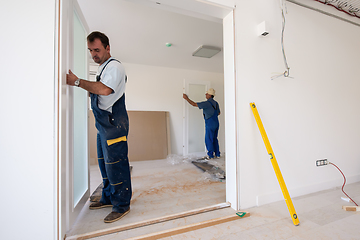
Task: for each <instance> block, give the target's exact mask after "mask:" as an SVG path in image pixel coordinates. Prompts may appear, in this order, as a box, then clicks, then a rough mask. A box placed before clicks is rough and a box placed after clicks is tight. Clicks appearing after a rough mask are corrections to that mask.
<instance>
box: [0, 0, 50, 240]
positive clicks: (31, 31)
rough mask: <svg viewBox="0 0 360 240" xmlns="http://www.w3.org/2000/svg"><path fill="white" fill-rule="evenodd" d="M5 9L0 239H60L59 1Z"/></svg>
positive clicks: (1, 28)
mask: <svg viewBox="0 0 360 240" xmlns="http://www.w3.org/2000/svg"><path fill="white" fill-rule="evenodd" d="M39 6H41V8H39ZM1 9H2V11H1V12H2V13H1V14H0V22H1V23H2V24H1V25H0V32H1V40H0V41H1V46H2V51H1V53H2V57H1V58H0V68H1V88H2V93H1V94H0V102H1V118H0V153H1V168H0V182H1V206H0V212H1V214H0V225H1V231H0V239H34V238H36V239H54V237H55V234H56V228H55V226H56V198H55V193H56V188H55V187H56V182H55V176H56V175H55V173H56V169H55V167H56V165H55V162H56V161H55V150H54V146H55V135H54V130H55V127H54V106H55V102H54V100H55V97H54V92H55V89H54V86H55V85H54V77H55V71H54V68H55V66H54V65H55V64H54V60H55V56H54V52H55V49H54V44H55V43H54V42H55V40H54V26H55V1H49V0H36V1H27V0H19V1H4V2H2V3H1ZM44 9H46V11H44Z"/></svg>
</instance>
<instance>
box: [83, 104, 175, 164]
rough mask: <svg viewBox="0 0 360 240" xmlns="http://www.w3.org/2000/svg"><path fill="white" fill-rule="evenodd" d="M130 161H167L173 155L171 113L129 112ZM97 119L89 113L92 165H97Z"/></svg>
mask: <svg viewBox="0 0 360 240" xmlns="http://www.w3.org/2000/svg"><path fill="white" fill-rule="evenodd" d="M128 115H129V136H128V146H129V155H128V156H129V160H130V161H142V160H156V159H165V158H166V157H167V156H168V154H171V147H170V146H171V144H170V131H169V112H159V111H128ZM96 134H97V130H96V128H95V119H94V114H93V113H92V111H91V110H90V111H89V150H90V158H89V162H90V164H91V165H94V164H98V163H97V152H96Z"/></svg>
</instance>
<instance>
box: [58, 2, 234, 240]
mask: <svg viewBox="0 0 360 240" xmlns="http://www.w3.org/2000/svg"><path fill="white" fill-rule="evenodd" d="M72 1H74V0H56V3H57V7H56V8H57V9H56V10H57V19H56V30H57V31H56V32H55V35H56V38H55V39H56V45H57V47H56V59H55V62H56V65H57V69H56V70H57V71H56V73H57V81H58V84H57V86H56V88H55V91H56V97H57V105H56V106H55V108H56V113H55V115H56V119H57V146H56V147H57V167H56V168H57V169H56V170H57V186H58V188H57V192H56V194H57V209H56V211H57V214H56V215H57V229H56V232H57V236H58V239H63V238H64V236H65V233H66V231H67V230H68V229H67V224H66V212H65V210H66V194H65V190H66V189H65V186H66V158H67V151H68V148H67V145H66V144H67V143H66V141H65V137H66V136H65V135H66V131H65V129H66V112H67V109H66V107H65V106H66V102H67V94H68V92H69V87H67V86H66V80H65V77H66V73H67V71H68V68H67V57H66V53H67V51H68V31H69V29H68V15H69V14H70V13H71V14H72V11H70V10H69V8H70V3H71V2H72ZM202 1H203V2H207V1H208V2H210V4H211V2H221V1H220V0H210V1H209V0H202ZM220 5H222V4H220ZM222 6H224V5H222ZM224 8H225V9H227V10H229V13H228V15H227V16H225V17H224V18H223V27H224V30H223V37H224V44H223V51H224V93H225V94H224V95H225V99H224V100H225V104H224V105H225V106H224V107H225V124H226V126H227V127H226V129H225V148H226V156H225V161H226V174H227V176H226V178H227V181H226V201H227V202H229V203H231V207H232V208H233V209H235V210H239V209H240V196H239V194H240V189H239V186H240V184H239V179H240V176H239V169H238V162H239V159H238V152H237V148H238V141H237V139H238V129H237V125H236V122H237V111H236V103H237V99H236V92H237V89H236V87H237V86H236V61H235V40H236V36H235V6H230V5H229V6H224ZM54 210H55V209H54Z"/></svg>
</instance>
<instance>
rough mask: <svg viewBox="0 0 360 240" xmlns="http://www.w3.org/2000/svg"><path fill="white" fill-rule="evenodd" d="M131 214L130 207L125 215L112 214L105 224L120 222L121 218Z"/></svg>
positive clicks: (105, 220)
mask: <svg viewBox="0 0 360 240" xmlns="http://www.w3.org/2000/svg"><path fill="white" fill-rule="evenodd" d="M129 212H130V207H129V208H128V210H126V211H125V212H123V213H118V212H111V213H109V214H108V215H107V216H106V217H105V218H104V222H106V223H112V222H115V221H117V220H119V219H120V218H122V217H124V216H125V215H126V214H128V213H129Z"/></svg>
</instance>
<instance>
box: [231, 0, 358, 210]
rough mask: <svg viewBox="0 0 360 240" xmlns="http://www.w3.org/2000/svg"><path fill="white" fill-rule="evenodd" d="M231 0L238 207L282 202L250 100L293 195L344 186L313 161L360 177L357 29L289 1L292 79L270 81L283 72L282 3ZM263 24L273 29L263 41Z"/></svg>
mask: <svg viewBox="0 0 360 240" xmlns="http://www.w3.org/2000/svg"><path fill="white" fill-rule="evenodd" d="M236 2H237V3H238V4H237V6H238V7H237V9H236V12H235V24H236V27H235V29H236V30H235V31H236V32H235V34H236V70H237V71H236V73H237V89H236V90H237V118H238V127H239V138H238V141H239V148H238V159H239V171H240V207H241V208H247V207H251V206H254V205H257V204H259V205H261V204H265V203H268V202H272V201H277V200H282V199H283V197H282V194H281V191H280V187H279V184H278V182H277V179H276V176H275V173H274V171H273V168H272V165H271V162H270V160H269V157H268V154H267V151H266V149H265V146H264V143H263V141H262V138H261V135H260V132H259V130H258V127H257V125H256V122H255V120H254V117H253V114H252V111H251V109H250V106H249V103H250V102H255V103H256V105H257V108H258V111H259V114H260V117H261V119H262V122H263V124H264V127H265V130H266V131H267V135H268V137H269V140H270V143H271V145H272V148H273V150H274V153H275V156H276V158H277V161H278V163H279V166H280V169H281V172H282V174H283V177H284V179H285V182H286V185H287V188H288V190H289V193H290V195H291V197H295V196H299V195H303V194H308V193H311V192H315V191H319V190H324V189H328V188H332V187H338V186H341V185H342V183H343V179H342V176H341V174H340V173H339V172H338V170H336V168H334V167H333V166H331V165H330V166H325V167H315V161H316V160H317V159H322V158H327V159H328V160H329V161H330V162H334V163H335V164H337V165H338V166H339V167H340V168H341V169H342V170H343V172H344V173H345V175H346V176H347V180H348V183H351V182H356V181H359V180H360V173H359V169H360V161H359V158H360V152H359V147H358V146H359V145H360V137H359V136H360V125H359V123H360V111H359V108H360V94H359V88H360V81H359V80H360V79H359V75H358V66H357V65H358V56H359V55H360V45H359V43H358V40H359V39H360V31H359V27H357V26H354V25H351V24H349V23H346V22H343V21H340V20H338V19H335V18H332V17H329V16H326V15H323V14H320V13H318V12H315V11H312V10H308V9H305V8H303V7H300V6H297V5H294V4H292V3H289V2H287V9H288V14H287V15H286V21H287V24H286V30H285V38H284V41H285V52H286V55H287V59H288V63H289V66H290V73H291V76H293V77H294V79H290V78H278V79H275V80H270V77H271V76H273V75H275V74H274V73H273V72H283V71H284V70H285V68H284V63H283V60H282V53H281V45H280V36H281V34H280V33H281V12H280V5H279V1H278V0H270V1H269V0H253V1H240V0H237V1H236ZM302 2H305V3H309V2H313V1H309V0H307V1H302ZM314 5H315V4H314ZM259 6H261V7H259ZM317 7H319V8H323V7H325V8H326V9H327V10H329V9H330V11H332V10H331V9H332V7H327V6H324V5H323V4H317ZM251 9H254V10H251ZM337 14H341V15H342V16H344V17H347V15H346V14H343V13H340V12H337ZM352 20H353V21H356V22H359V20H358V19H355V18H352ZM262 21H266V23H267V25H268V29H269V32H270V34H269V35H268V36H267V37H265V38H261V37H258V36H257V32H256V29H257V25H258V24H259V23H261V22H262ZM339 194H340V193H339ZM349 194H350V195H351V193H349ZM295 209H296V206H295Z"/></svg>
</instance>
